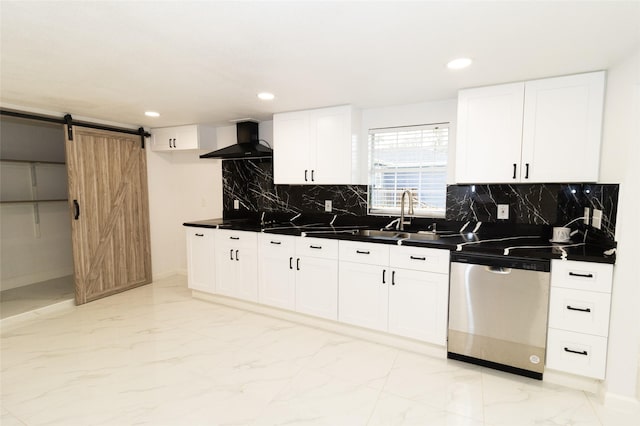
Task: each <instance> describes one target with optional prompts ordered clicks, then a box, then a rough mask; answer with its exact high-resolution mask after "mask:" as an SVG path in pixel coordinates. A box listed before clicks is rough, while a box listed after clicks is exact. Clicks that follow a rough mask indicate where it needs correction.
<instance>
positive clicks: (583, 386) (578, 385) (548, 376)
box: [543, 368, 602, 395]
mask: <svg viewBox="0 0 640 426" xmlns="http://www.w3.org/2000/svg"><path fill="white" fill-rule="evenodd" d="M543 380H544V381H545V382H548V383H553V384H555V385H561V386H564V387H567V388H571V389H576V390H581V391H585V392H589V393H592V394H594V395H598V394H599V393H600V391H601V389H602V381H601V380H598V379H592V378H589V377H583V376H576V375H574V374H570V373H565V372H562V371H556V370H550V369H548V368H547V369H545V370H544V379H543Z"/></svg>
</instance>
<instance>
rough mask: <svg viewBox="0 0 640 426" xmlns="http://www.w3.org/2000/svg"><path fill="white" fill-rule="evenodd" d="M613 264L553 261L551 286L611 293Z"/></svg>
mask: <svg viewBox="0 0 640 426" xmlns="http://www.w3.org/2000/svg"><path fill="white" fill-rule="evenodd" d="M612 280H613V265H610V264H607V263H591V262H577V261H572V260H556V259H554V260H552V261H551V286H552V287H563V288H573V289H576V290H588V291H599V292H602V293H611V282H612Z"/></svg>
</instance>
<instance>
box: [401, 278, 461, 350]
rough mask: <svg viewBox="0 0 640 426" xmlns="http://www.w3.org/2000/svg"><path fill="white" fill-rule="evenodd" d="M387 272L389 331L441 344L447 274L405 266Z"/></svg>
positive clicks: (446, 306) (447, 282)
mask: <svg viewBox="0 0 640 426" xmlns="http://www.w3.org/2000/svg"><path fill="white" fill-rule="evenodd" d="M391 274H392V276H391V280H392V281H391V288H390V289H389V332H390V333H394V334H399V335H401V336H405V337H411V338H413V339H418V340H423V341H426V342H430V343H434V344H437V345H445V344H446V335H447V310H448V287H449V278H448V275H446V274H435V273H431V272H422V271H410V270H405V269H393V270H392V272H391Z"/></svg>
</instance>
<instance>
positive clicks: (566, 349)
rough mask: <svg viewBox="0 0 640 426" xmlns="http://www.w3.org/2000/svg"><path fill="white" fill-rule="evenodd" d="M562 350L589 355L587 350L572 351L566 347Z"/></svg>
mask: <svg viewBox="0 0 640 426" xmlns="http://www.w3.org/2000/svg"><path fill="white" fill-rule="evenodd" d="M564 351H565V352H570V353H572V354H578V355H585V356H586V355H589V354H588V353H587V351H572V350H571V349H569V348H566V347H565V348H564Z"/></svg>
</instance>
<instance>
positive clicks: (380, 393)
mask: <svg viewBox="0 0 640 426" xmlns="http://www.w3.org/2000/svg"><path fill="white" fill-rule="evenodd" d="M399 356H400V351H399V350H396V356H395V358H394V359H393V364H391V368H390V369H389V372H388V373H387V376H386V377H385V378H384V383H383V384H382V386H381V387H380V390H379V391H378V395H377V396H376V402H375V403H374V404H373V409H372V410H371V414H369V418H367V422H366V423H365V425H367V426H368V425H369V423H371V418H372V417H373V414H374V413H375V412H376V409H377V408H378V404H379V403H380V396H381V395H382V392H384V389H385V387H386V386H387V382H388V381H389V376H391V372H392V371H393V368H394V367H395V365H396V362H397V361H398V357H399Z"/></svg>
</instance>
